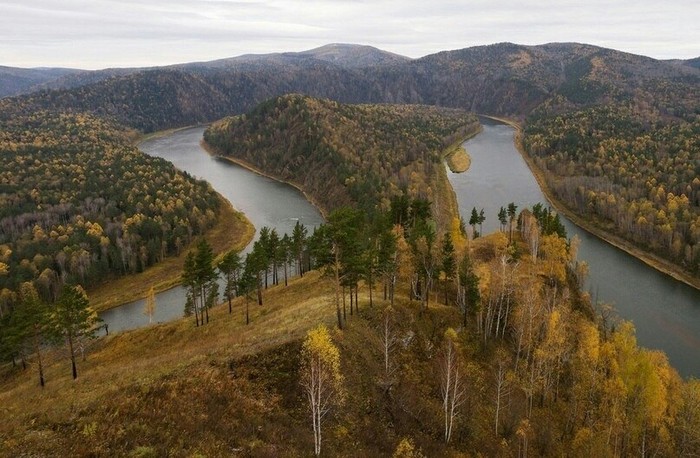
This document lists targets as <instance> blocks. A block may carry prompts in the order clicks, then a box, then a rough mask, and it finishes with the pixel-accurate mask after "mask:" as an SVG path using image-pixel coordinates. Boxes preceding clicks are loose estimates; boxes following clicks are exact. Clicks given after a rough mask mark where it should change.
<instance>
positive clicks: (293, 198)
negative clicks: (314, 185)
mask: <svg viewBox="0 0 700 458" xmlns="http://www.w3.org/2000/svg"><path fill="white" fill-rule="evenodd" d="M203 132H204V127H195V128H191V129H184V130H179V131H176V132H174V133H172V134H168V135H166V136H163V137H159V138H154V139H151V140H147V141H145V142H143V143H141V144H140V145H139V148H140V149H141V151H143V152H144V153H146V154H149V155H151V156H157V157H162V158H164V159H167V160H168V161H170V162H172V163H173V164H174V165H175V167H177V168H178V169H180V170H183V171H186V172H188V173H189V174H190V175H193V176H195V177H197V178H201V179H204V180H206V181H208V182H209V183H211V185H212V186H213V187H214V189H216V191H218V192H219V193H220V194H221V195H223V196H224V197H225V198H226V199H228V200H229V201H230V202H231V203H232V204H233V207H234V208H235V209H236V210H240V211H242V212H243V213H245V215H246V217H247V218H248V219H249V220H250V221H251V222H252V223H253V225H254V226H255V229H256V234H255V238H254V240H257V238H258V232H257V231H259V230H260V228H261V227H263V226H268V227H270V228H275V229H277V232H278V233H279V234H280V236H282V235H283V234H285V233H289V234H291V232H292V229H293V228H294V225H295V224H296V222H297V221H300V222H301V223H302V224H304V225H305V226H306V227H307V228H308V230H309V233H311V231H312V230H313V228H314V227H316V226H317V225H319V224H320V223H322V222H323V218H322V217H321V214H320V213H319V211H318V210H317V209H316V208H315V207H314V206H313V205H311V204H310V203H309V202H308V201H307V200H306V198H305V197H304V196H303V194H302V193H300V192H299V191H298V190H297V189H295V188H294V187H292V186H290V185H287V184H284V183H280V182H278V181H275V180H272V179H270V178H267V177H263V176H260V175H258V174H256V173H254V172H251V171H249V170H247V169H245V168H243V167H240V166H238V165H235V164H233V163H231V162H229V161H226V160H222V159H216V158H214V157H211V156H210V155H209V154H207V152H206V151H204V150H203V149H202V147H201V146H200V143H199V142H200V140H201V139H202V134H203ZM254 240H253V241H254ZM251 247H252V242H251V243H250V244H249V245H248V247H247V248H246V249H245V250H244V253H245V252H247V251H248V250H250V249H251ZM220 291H223V289H221V288H220ZM184 306H185V289H184V288H182V287H180V286H178V287H175V288H171V289H169V290H167V291H163V292H161V293H159V294H157V295H156V310H155V315H154V317H153V321H154V322H163V321H169V320H173V319H176V318H180V317H182V315H183V311H184ZM143 309H144V301H143V300H138V301H134V302H130V303H127V304H124V305H121V306H119V307H115V308H113V309H109V310H106V311H104V312H102V313H101V314H100V318H102V319H103V320H104V322H105V323H106V324H107V325H108V327H109V331H110V332H118V331H123V330H127V329H135V328H138V327H141V326H145V325H147V324H148V317H146V316H145V315H144V314H143Z"/></svg>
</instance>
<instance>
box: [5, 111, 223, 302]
mask: <svg viewBox="0 0 700 458" xmlns="http://www.w3.org/2000/svg"><path fill="white" fill-rule="evenodd" d="M130 139H131V137H130V135H129V133H128V132H127V131H125V130H124V129H121V128H117V127H115V126H114V125H113V124H110V123H109V122H106V121H104V120H102V119H99V118H95V117H92V116H88V115H68V114H63V115H57V114H51V113H46V112H41V113H37V114H34V115H31V116H28V117H24V118H13V119H12V120H8V121H5V122H4V123H3V130H2V132H1V133H0V228H2V230H1V231H0V262H1V263H2V266H3V269H4V272H3V274H2V275H0V290H4V289H8V290H17V288H18V286H19V284H20V283H22V282H26V281H33V282H34V283H35V284H36V287H37V290H38V291H39V293H40V295H41V297H42V298H44V299H45V300H49V301H54V300H55V299H56V298H57V297H58V293H59V292H60V290H61V285H62V284H63V283H66V282H67V283H76V282H77V283H80V284H82V285H84V286H85V287H89V286H94V285H95V284H97V283H98V282H100V281H102V280H105V279H107V278H112V277H116V276H120V275H124V274H128V273H134V272H141V271H143V270H144V269H146V268H147V267H149V266H152V265H153V264H155V263H157V262H159V261H162V260H163V259H164V258H166V257H169V256H173V255H177V254H179V252H180V251H181V250H183V248H184V247H186V246H187V244H188V243H189V242H190V241H192V240H193V238H194V237H196V236H197V235H198V234H202V233H204V232H205V231H206V230H207V229H209V228H211V227H212V225H213V224H214V223H215V221H216V218H217V214H218V213H219V209H220V207H221V201H220V200H219V197H218V195H217V194H216V193H215V192H214V191H213V190H212V189H211V187H210V185H209V184H207V183H205V182H203V181H199V180H195V179H193V178H192V177H190V176H189V175H187V174H184V173H181V172H179V171H177V170H176V169H175V168H174V167H173V166H172V164H169V163H168V162H166V161H164V160H162V159H158V158H153V157H149V156H146V155H145V154H143V153H141V152H140V151H138V150H137V149H136V148H135V147H133V146H131V140H130ZM0 307H3V305H2V304H0Z"/></svg>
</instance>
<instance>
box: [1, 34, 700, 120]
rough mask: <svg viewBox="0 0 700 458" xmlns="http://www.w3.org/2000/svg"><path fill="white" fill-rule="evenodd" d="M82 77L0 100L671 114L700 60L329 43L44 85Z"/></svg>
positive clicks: (591, 50)
mask: <svg viewBox="0 0 700 458" xmlns="http://www.w3.org/2000/svg"><path fill="white" fill-rule="evenodd" d="M353 59H357V62H356V63H355V64H352V63H351V62H353ZM79 81H80V82H82V83H87V82H90V83H91V84H87V85H82V86H80V87H73V88H71V89H64V90H63V91H58V92H55V91H44V92H41V93H36V94H31V95H28V96H24V97H21V98H19V99H17V100H15V101H12V102H5V103H4V104H3V106H4V108H2V111H7V110H9V111H12V110H14V109H17V107H20V106H24V107H25V108H26V109H32V110H38V109H60V110H63V109H67V110H72V111H76V110H77V111H89V112H93V113H96V114H107V115H110V116H114V117H115V118H116V119H118V120H120V121H121V122H124V123H126V124H128V125H129V126H131V127H135V128H137V129H140V130H144V131H150V130H153V129H164V128H169V127H177V126H182V125H187V124H194V123H199V122H205V121H213V120H215V119H218V118H221V117H223V116H225V115H230V114H240V113H244V112H246V111H248V110H250V109H252V108H253V107H254V106H255V105H257V104H258V103H260V102H262V101H264V100H266V99H269V98H271V97H276V96H279V95H283V94H288V93H294V92H296V93H303V94H306V95H309V96H313V97H322V98H330V99H333V100H336V101H339V102H344V103H415V104H428V105H440V106H446V107H453V108H462V109H468V110H471V111H476V112H481V113H486V114H491V115H499V116H509V117H513V118H517V119H521V120H522V119H525V118H526V117H527V116H528V115H529V114H530V113H531V112H532V111H533V110H535V109H536V108H538V107H541V106H543V104H545V102H547V103H546V105H547V107H548V109H549V110H550V111H556V110H558V111H561V112H565V111H570V110H573V109H577V107H586V106H595V105H605V104H610V103H625V104H633V105H637V106H639V107H645V106H653V107H654V108H655V109H656V110H658V111H659V112H660V113H662V114H663V115H664V116H670V117H677V116H678V115H679V113H685V114H686V115H687V113H693V112H694V108H693V107H694V104H695V101H694V100H693V98H692V97H691V96H690V95H692V94H694V93H695V91H696V90H697V87H699V86H700V70H698V69H696V68H693V67H692V66H689V65H676V64H674V63H671V62H667V61H659V60H654V59H651V58H648V57H643V56H637V55H633V54H627V53H623V52H619V51H615V50H611V49H605V48H600V47H596V46H591V45H585V44H577V43H552V44H546V45H539V46H523V45H516V44H512V43H499V44H495V45H489V46H478V47H472V48H466V49H461V50H455V51H444V52H440V53H437V54H432V55H429V56H426V57H423V58H420V59H414V60H409V59H407V58H402V57H400V56H396V55H393V54H390V53H386V52H384V51H380V50H377V49H375V48H371V47H364V46H357V45H327V46H323V47H321V48H317V49H314V50H310V51H305V52H301V53H279V54H265V55H246V56H239V57H235V58H232V59H223V60H218V61H211V62H199V63H191V64H182V65H176V66H171V67H167V68H165V67H161V68H153V69H147V70H139V69H119V70H105V71H100V72H92V73H87V74H79V75H70V76H66V77H65V78H62V79H61V80H60V81H57V82H55V83H52V84H60V85H62V86H65V87H70V86H72V85H74V84H82V83H78V82H79ZM166 81H168V83H167V84H166ZM134 94H135V95H136V97H132V95H134ZM695 100H697V99H695ZM10 106H12V107H15V108H10Z"/></svg>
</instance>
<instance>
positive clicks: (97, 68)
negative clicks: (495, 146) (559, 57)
mask: <svg viewBox="0 0 700 458" xmlns="http://www.w3.org/2000/svg"><path fill="white" fill-rule="evenodd" d="M499 44H512V45H516V46H526V47H538V46H546V45H551V44H579V45H585V46H593V47H598V48H601V49H611V50H614V51H618V52H623V53H627V54H632V55H637V56H642V57H648V58H651V59H655V60H658V61H686V60H692V59H696V58H700V54H698V55H697V56H689V57H677V58H675V57H674V58H657V57H654V56H648V55H645V54H638V53H634V52H630V51H625V50H622V49H616V48H609V47H605V46H601V45H598V44H594V43H584V42H576V41H550V42H546V43H536V44H525V43H515V42H512V41H501V42H497V43H484V44H476V45H472V46H466V47H463V48H454V49H442V50H439V51H435V52H432V53H429V54H425V55H422V56H418V57H411V56H407V55H405V54H399V53H397V52H394V51H391V50H388V49H383V48H379V47H377V46H374V45H371V44H367V43H347V42H329V43H325V44H321V45H319V46H314V47H312V48H306V49H299V50H293V51H292V50H274V51H270V52H260V53H256V52H244V53H242V54H236V55H230V56H221V57H214V58H212V59H206V60H205V59H194V60H188V61H177V62H170V63H164V64H154V65H126V66H108V67H96V68H87V67H71V66H61V65H38V66H33V67H20V66H15V65H7V64H5V63H3V62H0V67H6V68H19V69H25V70H40V69H70V70H82V71H100V70H110V69H148V68H161V67H170V66H176V65H186V64H192V63H199V62H202V63H206V62H212V61H217V60H225V59H236V58H239V57H244V56H266V55H274V54H287V53H302V52H308V51H313V50H316V49H320V48H324V47H326V46H333V45H341V46H358V47H371V48H374V49H376V50H378V51H383V52H388V53H391V54H395V55H397V56H400V57H405V58H408V59H411V60H418V59H422V58H424V57H428V56H431V55H434V54H438V53H441V52H452V51H460V50H463V49H471V48H479V47H486V46H495V45H499Z"/></svg>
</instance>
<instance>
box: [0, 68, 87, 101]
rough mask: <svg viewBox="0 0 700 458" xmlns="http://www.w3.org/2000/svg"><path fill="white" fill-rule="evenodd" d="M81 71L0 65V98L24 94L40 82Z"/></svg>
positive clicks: (40, 83)
mask: <svg viewBox="0 0 700 458" xmlns="http://www.w3.org/2000/svg"><path fill="white" fill-rule="evenodd" d="M79 72H81V70H75V69H71V68H16V67H4V66H0V98H2V97H8V96H13V95H20V94H26V93H27V92H31V91H33V90H36V88H37V87H39V86H41V85H42V84H46V83H48V82H50V81H55V80H57V79H60V78H62V77H65V76H67V75H74V74H76V73H79Z"/></svg>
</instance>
